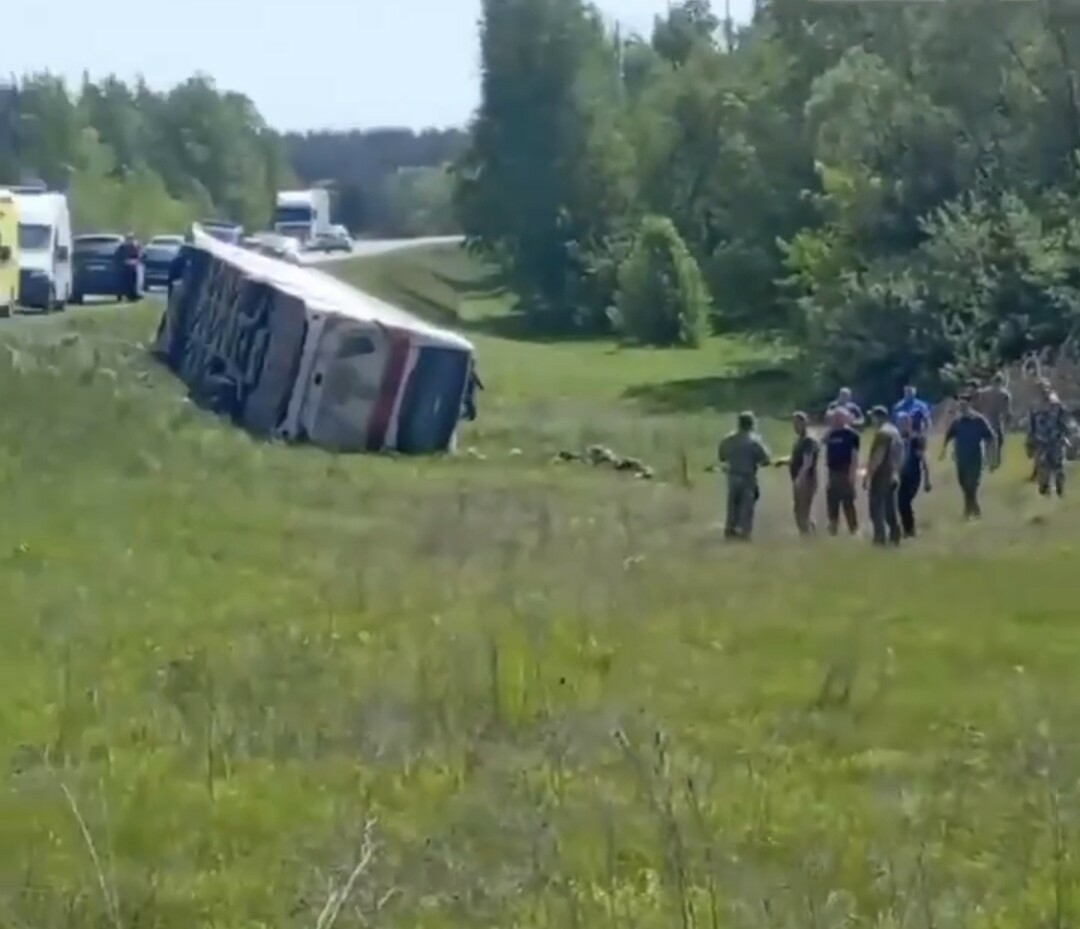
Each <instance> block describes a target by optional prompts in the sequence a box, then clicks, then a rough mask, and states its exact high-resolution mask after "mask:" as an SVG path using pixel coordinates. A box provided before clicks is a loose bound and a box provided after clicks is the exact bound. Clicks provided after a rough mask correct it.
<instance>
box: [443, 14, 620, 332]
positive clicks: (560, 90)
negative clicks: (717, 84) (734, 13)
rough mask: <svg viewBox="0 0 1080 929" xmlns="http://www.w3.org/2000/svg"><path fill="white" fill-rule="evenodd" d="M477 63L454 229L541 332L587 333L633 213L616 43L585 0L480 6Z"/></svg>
mask: <svg viewBox="0 0 1080 929" xmlns="http://www.w3.org/2000/svg"><path fill="white" fill-rule="evenodd" d="M481 59H482V64H483V76H482V80H481V104H480V108H479V111H478V112H477V115H476V119H475V121H474V124H473V126H472V142H471V146H470V148H469V151H468V152H467V153H466V155H465V157H464V158H463V159H462V161H461V163H460V165H459V171H458V176H459V195H458V200H457V203H458V210H459V217H460V219H461V223H462V226H463V228H464V230H465V232H466V234H467V235H468V236H469V237H470V239H471V240H472V241H473V243H474V244H476V245H478V246H479V247H482V248H484V249H486V250H487V251H489V252H490V253H492V254H498V255H499V256H501V257H502V258H503V259H504V260H505V261H506V263H507V266H508V268H507V269H508V271H509V272H510V274H511V276H512V277H513V278H514V279H515V280H516V282H517V284H518V287H519V289H520V290H521V291H522V294H523V296H524V298H525V305H526V306H527V307H528V309H529V311H530V312H531V313H532V314H533V316H534V318H535V319H536V320H537V321H538V323H540V324H541V325H543V326H544V327H545V328H548V329H563V330H565V329H568V328H580V327H582V326H586V327H594V326H596V325H597V324H598V322H599V321H600V320H602V319H604V310H605V308H606V306H607V304H609V303H610V301H611V296H612V290H613V287H614V283H615V282H614V275H613V274H611V273H610V269H611V268H612V266H613V265H612V256H613V254H614V252H615V250H616V249H617V248H618V238H619V236H620V233H621V232H622V230H623V229H624V228H625V224H626V220H627V218H628V217H629V215H630V213H631V210H632V206H633V204H632V200H633V182H634V173H635V170H634V159H633V152H632V150H631V148H630V146H629V145H628V143H627V140H626V137H625V135H624V133H623V131H622V126H621V125H620V113H619V99H620V97H619V85H620V79H619V67H618V56H617V54H616V49H615V46H614V43H612V42H610V41H609V39H608V37H607V36H606V35H605V33H604V29H603V25H602V23H601V20H600V18H599V16H598V14H597V13H596V11H595V10H594V9H592V8H591V7H589V6H587V5H585V4H583V3H582V2H581V0H484V3H483V15H482V21H481Z"/></svg>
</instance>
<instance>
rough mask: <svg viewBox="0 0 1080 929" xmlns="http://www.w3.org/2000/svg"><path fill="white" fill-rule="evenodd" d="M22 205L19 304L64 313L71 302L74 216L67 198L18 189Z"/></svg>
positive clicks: (18, 197) (16, 193)
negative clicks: (72, 216) (72, 225)
mask: <svg viewBox="0 0 1080 929" xmlns="http://www.w3.org/2000/svg"><path fill="white" fill-rule="evenodd" d="M14 193H15V198H16V200H17V202H18V204H19V303H20V304H22V305H23V306H27V307H38V308H40V309H43V310H45V311H46V312H48V311H49V310H54V309H55V310H62V309H63V308H64V307H65V306H66V305H67V302H68V301H69V300H70V299H71V213H70V212H69V210H68V202H67V197H66V196H64V195H63V194H61V193H55V192H49V191H45V190H41V189H37V188H25V187H16V188H14Z"/></svg>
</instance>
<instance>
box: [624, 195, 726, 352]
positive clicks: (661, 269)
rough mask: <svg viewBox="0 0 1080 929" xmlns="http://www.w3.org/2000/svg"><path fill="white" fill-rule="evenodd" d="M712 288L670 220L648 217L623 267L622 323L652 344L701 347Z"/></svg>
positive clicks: (627, 332) (629, 332)
mask: <svg viewBox="0 0 1080 929" xmlns="http://www.w3.org/2000/svg"><path fill="white" fill-rule="evenodd" d="M710 303H711V301H710V298H709V292H708V289H707V288H706V286H705V280H704V278H703V277H702V275H701V270H700V269H699V268H698V265H697V262H696V261H695V260H694V256H693V255H691V254H690V251H689V249H687V247H686V245H685V244H684V242H683V240H682V239H681V238H680V236H679V233H678V231H677V230H676V229H675V226H674V224H673V223H672V222H671V220H669V219H667V218H666V217H662V216H647V217H646V218H645V219H644V220H643V221H642V223H641V227H640V228H639V230H638V233H637V236H636V238H635V240H634V244H633V246H632V248H631V249H630V253H629V255H627V257H626V260H625V261H624V262H623V263H622V265H621V266H620V268H619V293H618V307H617V309H618V314H617V320H616V322H617V325H618V326H619V328H620V329H621V330H622V331H623V333H624V334H625V335H626V336H627V337H628V338H630V339H633V340H634V341H637V342H642V343H644V344H647V345H685V346H687V347H690V348H696V347H697V346H699V345H700V344H701V342H702V341H703V339H704V338H705V334H706V327H707V325H708V314H709V307H710Z"/></svg>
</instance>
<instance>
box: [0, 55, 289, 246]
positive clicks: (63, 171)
mask: <svg viewBox="0 0 1080 929" xmlns="http://www.w3.org/2000/svg"><path fill="white" fill-rule="evenodd" d="M293 179H294V178H293V172H292V171H291V169H290V167H289V165H288V163H287V161H286V158H285V154H284V150H283V148H282V146H281V142H280V138H279V137H278V135H277V134H276V133H275V132H273V131H272V130H271V129H270V127H268V126H267V125H266V123H265V121H264V120H263V119H262V117H261V116H260V115H259V112H258V110H257V109H256V108H255V106H254V104H253V103H252V102H251V101H250V100H249V99H248V98H247V97H245V96H243V95H242V94H238V93H232V92H228V91H220V90H218V89H217V87H215V85H214V83H213V81H212V80H210V79H209V78H207V77H202V76H195V77H192V78H191V79H189V80H187V81H185V82H184V83H182V84H180V85H178V86H176V87H174V88H172V89H171V90H169V91H167V92H164V93H161V92H156V91H153V90H151V89H150V88H149V87H148V86H146V84H145V83H143V82H141V81H140V82H136V83H135V84H134V85H129V84H127V83H125V82H123V81H121V80H118V79H117V78H112V77H110V78H106V79H104V80H102V81H98V82H95V81H91V80H90V79H89V78H85V79H84V80H83V81H82V84H81V86H80V87H79V88H77V89H75V90H73V89H72V88H69V87H68V86H67V85H66V83H65V82H64V81H63V80H62V79H61V78H59V77H57V76H55V75H51V74H34V75H28V76H26V77H24V78H22V79H21V80H19V81H18V82H17V83H15V84H13V85H11V86H7V87H4V88H3V90H2V91H0V182H2V183H13V182H24V181H28V180H42V181H44V182H45V183H46V184H48V185H49V186H50V187H53V188H59V189H65V190H67V191H68V192H69V195H70V200H71V207H72V214H73V222H74V224H75V225H76V227H77V228H78V229H82V230H113V231H117V230H119V231H124V230H131V231H134V232H136V233H138V234H139V235H141V236H147V235H152V234H154V233H158V232H175V231H177V230H183V229H184V228H185V227H186V226H187V225H189V224H190V223H191V222H192V221H194V220H196V219H200V218H213V217H219V216H220V217H224V218H229V219H233V220H235V221H237V222H241V223H243V224H245V225H246V226H248V227H249V228H253V229H258V228H265V226H266V224H267V223H269V222H270V218H271V212H272V209H273V197H274V191H275V190H277V189H279V188H280V187H281V186H282V185H286V184H289V183H291V182H292V181H293Z"/></svg>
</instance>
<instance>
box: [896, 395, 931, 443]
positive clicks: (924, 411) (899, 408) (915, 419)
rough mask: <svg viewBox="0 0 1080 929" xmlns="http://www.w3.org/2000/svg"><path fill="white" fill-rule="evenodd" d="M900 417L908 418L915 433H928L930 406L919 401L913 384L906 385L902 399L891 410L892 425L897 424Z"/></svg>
mask: <svg viewBox="0 0 1080 929" xmlns="http://www.w3.org/2000/svg"><path fill="white" fill-rule="evenodd" d="M901 415H906V416H908V417H910V419H911V426H912V428H913V429H914V430H915V432H922V433H926V432H929V431H930V405H929V404H928V403H925V402H924V401H922V400H920V399H919V396H918V393H917V391H916V390H915V385H914V384H908V385H907V386H906V387H905V388H904V397H903V399H902V400H900V401H899V402H898V403H896V404H895V405H894V406H893V408H892V418H893V422H894V423H898V420H899V418H900V416H901Z"/></svg>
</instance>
